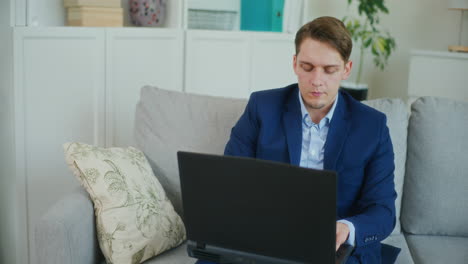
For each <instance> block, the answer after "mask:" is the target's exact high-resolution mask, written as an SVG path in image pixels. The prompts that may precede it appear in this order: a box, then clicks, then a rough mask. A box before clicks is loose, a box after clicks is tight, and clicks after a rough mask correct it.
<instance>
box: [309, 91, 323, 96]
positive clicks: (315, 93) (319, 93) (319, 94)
mask: <svg viewBox="0 0 468 264" xmlns="http://www.w3.org/2000/svg"><path fill="white" fill-rule="evenodd" d="M310 94H311V95H312V96H314V97H319V96H321V95H322V94H323V93H322V92H310Z"/></svg>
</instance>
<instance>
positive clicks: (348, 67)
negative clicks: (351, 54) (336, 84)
mask: <svg viewBox="0 0 468 264" xmlns="http://www.w3.org/2000/svg"><path fill="white" fill-rule="evenodd" d="M352 68H353V62H352V61H351V60H349V61H348V62H346V63H345V65H344V71H343V76H342V77H341V79H342V80H346V79H348V78H349V76H350V75H351V69H352Z"/></svg>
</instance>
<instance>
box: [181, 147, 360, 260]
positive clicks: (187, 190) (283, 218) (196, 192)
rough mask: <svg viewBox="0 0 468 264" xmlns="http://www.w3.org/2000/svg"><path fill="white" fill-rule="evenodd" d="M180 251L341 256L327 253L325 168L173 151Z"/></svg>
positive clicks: (329, 177) (330, 210)
mask: <svg viewBox="0 0 468 264" xmlns="http://www.w3.org/2000/svg"><path fill="white" fill-rule="evenodd" d="M177 156H178V162H179V175H180V184H181V191H182V202H183V210H184V222H185V226H186V230H187V239H188V244H187V250H188V254H189V256H191V257H194V258H197V259H200V260H206V261H211V262H215V263H220V264H224V263H232V264H254V263H255V264H299V263H345V262H346V259H347V257H348V256H349V255H350V253H351V251H352V247H350V246H342V247H341V248H340V250H339V251H338V253H336V252H335V239H336V181H337V176H336V173H335V172H333V171H326V170H313V169H307V168H301V167H297V166H294V165H290V164H285V163H279V162H272V161H264V160H258V159H252V158H244V157H231V156H219V155H208V154H200V153H193V152H182V151H179V152H178V153H177Z"/></svg>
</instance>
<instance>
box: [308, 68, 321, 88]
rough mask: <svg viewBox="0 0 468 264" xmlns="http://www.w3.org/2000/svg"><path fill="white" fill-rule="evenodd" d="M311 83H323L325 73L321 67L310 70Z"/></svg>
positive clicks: (316, 84)
mask: <svg viewBox="0 0 468 264" xmlns="http://www.w3.org/2000/svg"><path fill="white" fill-rule="evenodd" d="M309 83H310V85H312V86H313V87H318V86H321V85H322V84H323V73H322V72H321V71H320V70H319V69H313V70H312V71H311V72H310V76H309Z"/></svg>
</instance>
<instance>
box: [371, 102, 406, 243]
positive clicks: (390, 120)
mask: <svg viewBox="0 0 468 264" xmlns="http://www.w3.org/2000/svg"><path fill="white" fill-rule="evenodd" d="M363 103H365V104H367V105H368V106H370V107H372V108H375V109H377V110H379V111H380V112H382V113H384V114H385V115H386V116H387V126H388V129H389V130H390V138H391V139H392V144H393V151H394V153H395V189H396V192H397V195H398V196H397V200H396V202H395V206H396V214H397V223H396V226H395V229H394V230H393V233H392V234H399V233H400V232H401V228H400V211H401V197H402V192H403V181H404V176H405V162H406V142H407V131H408V115H409V113H408V108H407V106H406V104H405V103H404V102H403V101H402V100H400V99H377V100H371V101H364V102H363Z"/></svg>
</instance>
